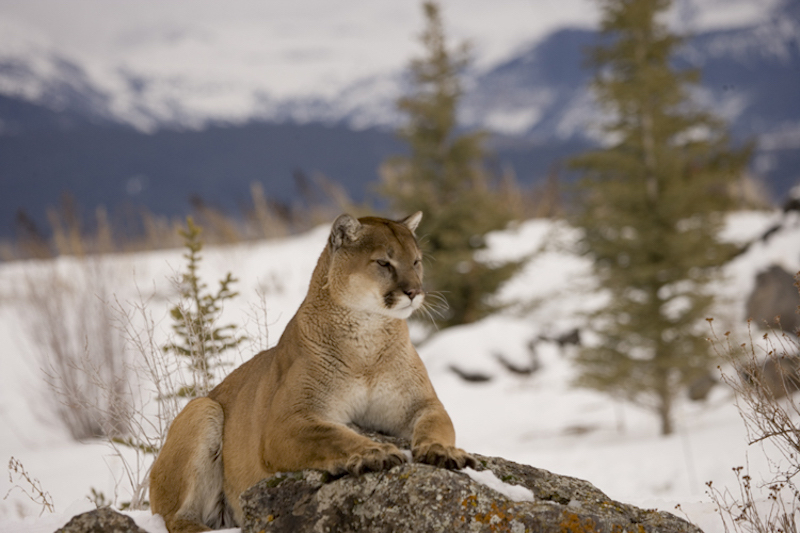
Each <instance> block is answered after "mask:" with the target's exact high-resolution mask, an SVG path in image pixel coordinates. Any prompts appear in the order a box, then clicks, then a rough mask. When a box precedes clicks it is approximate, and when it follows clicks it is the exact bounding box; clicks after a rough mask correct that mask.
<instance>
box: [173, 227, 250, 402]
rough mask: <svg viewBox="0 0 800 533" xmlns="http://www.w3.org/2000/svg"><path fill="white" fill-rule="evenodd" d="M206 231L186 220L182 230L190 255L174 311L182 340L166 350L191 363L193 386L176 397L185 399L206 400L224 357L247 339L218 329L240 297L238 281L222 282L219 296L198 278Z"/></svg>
mask: <svg viewBox="0 0 800 533" xmlns="http://www.w3.org/2000/svg"><path fill="white" fill-rule="evenodd" d="M201 232H202V229H201V228H200V226H198V225H196V224H195V223H194V221H193V220H192V218H191V217H187V218H186V228H185V229H181V230H180V232H179V233H180V235H181V237H183V241H184V246H185V248H186V249H187V252H186V253H185V254H184V258H186V261H187V264H186V270H185V271H184V272H182V273H181V274H180V277H179V278H178V283H177V284H178V291H179V294H180V302H179V303H178V304H177V305H175V306H174V307H172V309H170V316H171V317H172V320H173V325H172V329H173V331H174V332H175V335H176V336H177V338H178V340H177V341H176V342H171V343H169V344H167V345H165V346H164V348H163V349H164V351H165V352H166V353H172V354H174V355H176V356H179V357H180V358H186V359H188V365H189V369H190V370H191V372H192V383H191V384H188V385H184V386H182V387H181V388H180V389H179V390H178V391H176V392H175V394H176V395H177V396H179V397H183V398H195V397H198V396H204V395H205V394H207V393H208V391H209V390H211V388H212V387H213V386H214V370H215V369H217V368H220V367H223V366H226V363H225V362H223V361H222V358H221V356H222V354H223V353H224V352H226V351H227V350H230V349H232V348H235V347H236V346H238V345H239V344H240V343H241V342H242V341H244V340H245V339H246V337H245V336H243V335H237V334H236V329H237V327H236V325H234V324H227V325H224V326H218V325H217V323H218V321H219V319H220V316H221V314H222V309H223V304H224V303H225V301H227V300H231V299H233V298H234V297H236V296H237V295H238V294H239V293H237V292H235V291H233V290H232V289H231V285H232V284H234V283H236V281H238V280H237V279H236V278H235V277H233V275H232V274H231V273H230V272H228V273H227V274H226V275H225V278H224V279H222V280H221V281H220V282H219V289H218V290H217V292H216V293H209V292H207V291H206V289H207V285H206V284H205V283H203V282H202V280H201V279H200V277H199V275H198V269H199V265H200V261H201V259H202V257H201V255H200V252H201V250H202V249H203V242H202V240H201V238H200V233H201Z"/></svg>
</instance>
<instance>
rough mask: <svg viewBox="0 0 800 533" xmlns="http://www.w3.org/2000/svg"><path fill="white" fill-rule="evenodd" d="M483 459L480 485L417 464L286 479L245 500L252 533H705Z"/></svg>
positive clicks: (533, 471)
mask: <svg viewBox="0 0 800 533" xmlns="http://www.w3.org/2000/svg"><path fill="white" fill-rule="evenodd" d="M381 440H393V439H386V438H382V439H381ZM401 445H402V443H401ZM405 447H407V446H405ZM475 458H476V459H477V460H478V462H479V465H480V466H479V467H478V470H481V471H482V472H480V473H478V474H475V476H476V477H478V478H481V481H480V482H479V481H476V480H475V479H473V478H472V477H470V476H469V475H467V474H466V473H464V472H459V471H455V472H454V471H449V470H445V469H441V468H435V467H432V466H428V465H422V464H416V463H406V464H404V465H401V466H397V467H394V468H392V469H391V470H388V471H384V472H374V473H369V474H365V475H362V476H359V477H354V476H343V477H339V478H331V477H330V476H329V475H327V474H325V473H321V472H318V471H313V470H305V471H302V472H293V473H288V474H279V475H276V476H274V477H272V478H269V479H265V480H263V481H261V482H260V483H258V484H256V485H255V486H253V487H252V488H250V489H249V490H248V491H246V492H245V493H244V494H243V495H242V498H241V502H242V506H243V509H244V513H245V518H244V524H242V532H243V533H257V532H265V533H268V532H270V531H274V532H275V531H281V532H284V531H292V532H306V531H308V532H330V533H340V532H341V533H343V532H359V533H378V532H381V533H384V532H385V533H394V532H397V531H410V532H411V531H420V532H428V531H447V532H461V531H463V532H467V531H469V532H476V531H487V532H488V531H508V532H520V533H522V532H525V531H530V532H537V533H539V532H541V533H547V532H553V533H563V532H571V533H584V532H585V533H588V532H595V531H596V532H608V533H612V532H613V533H622V532H635V533H645V532H656V531H657V532H660V533H677V532H686V533H702V532H701V531H700V530H699V529H698V528H697V527H695V526H694V525H692V524H690V523H688V522H686V521H685V520H682V519H680V518H677V517H675V516H673V515H671V514H669V513H665V512H658V511H653V510H643V509H639V508H637V507H634V506H632V505H627V504H624V503H620V502H616V501H614V500H612V499H611V498H609V497H608V496H606V495H605V494H603V493H602V492H601V491H599V490H598V489H597V488H595V487H594V486H593V485H592V484H591V483H589V482H587V481H582V480H580V479H575V478H571V477H566V476H559V475H556V474H553V473H550V472H548V471H546V470H541V469H538V468H534V467H531V466H526V465H521V464H517V463H514V462H511V461H506V460H504V459H501V458H497V457H484V456H480V455H475ZM487 470H489V471H491V473H492V474H493V475H492V474H489V473H488V472H486V471H487ZM483 477H487V478H489V481H488V482H487V480H485V479H482V478H483ZM492 478H496V481H492ZM500 481H502V482H503V483H504V484H505V485H502V484H500ZM514 486H516V487H514ZM492 487H499V488H500V489H501V490H502V493H501V492H499V491H498V490H495V488H492ZM509 487H510V488H509ZM517 492H519V493H521V494H516V493H517ZM504 493H505V494H510V496H508V495H505V494H504Z"/></svg>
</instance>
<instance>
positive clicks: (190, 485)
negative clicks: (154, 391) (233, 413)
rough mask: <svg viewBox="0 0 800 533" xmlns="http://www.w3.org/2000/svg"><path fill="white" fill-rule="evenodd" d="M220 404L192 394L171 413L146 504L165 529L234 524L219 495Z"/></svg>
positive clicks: (180, 531) (187, 532) (174, 532)
mask: <svg viewBox="0 0 800 533" xmlns="http://www.w3.org/2000/svg"><path fill="white" fill-rule="evenodd" d="M223 422H224V416H223V413H222V407H221V406H220V405H219V404H218V403H217V402H215V401H213V400H211V399H209V398H197V399H195V400H192V401H191V402H189V404H188V405H187V406H186V407H185V408H184V409H183V411H181V412H180V414H179V415H178V416H177V417H175V420H174V421H173V422H172V425H171V426H170V428H169V432H168V433H167V440H166V442H165V443H164V447H163V448H162V449H161V452H160V453H159V454H158V458H157V459H156V461H155V463H154V464H153V470H152V472H151V474H150V508H151V509H152V512H153V513H157V514H160V515H161V516H162V517H164V522H165V523H166V526H167V529H168V530H169V531H170V533H193V532H196V531H208V530H209V528H221V527H228V526H234V525H235V524H232V523H230V510H229V509H227V503H226V501H225V497H224V495H223V492H222V490H223V469H222V427H223Z"/></svg>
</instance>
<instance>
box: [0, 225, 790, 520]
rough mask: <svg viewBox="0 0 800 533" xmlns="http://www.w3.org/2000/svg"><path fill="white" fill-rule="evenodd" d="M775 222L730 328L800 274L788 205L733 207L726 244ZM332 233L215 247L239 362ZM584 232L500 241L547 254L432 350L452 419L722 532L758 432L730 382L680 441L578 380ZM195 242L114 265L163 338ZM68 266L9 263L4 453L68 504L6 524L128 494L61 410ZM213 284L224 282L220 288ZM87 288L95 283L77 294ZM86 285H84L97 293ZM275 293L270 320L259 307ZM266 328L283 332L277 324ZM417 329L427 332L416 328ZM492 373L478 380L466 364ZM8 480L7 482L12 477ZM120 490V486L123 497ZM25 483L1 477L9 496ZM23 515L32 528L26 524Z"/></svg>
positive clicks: (424, 348)
mask: <svg viewBox="0 0 800 533" xmlns="http://www.w3.org/2000/svg"><path fill="white" fill-rule="evenodd" d="M776 222H782V223H783V229H781V230H780V231H778V232H776V233H774V234H773V235H772V236H771V237H770V238H769V239H768V240H766V241H757V242H756V243H755V244H753V245H752V246H751V247H750V248H749V250H748V252H747V253H746V254H744V255H742V256H740V257H738V258H737V259H736V260H735V261H733V262H732V263H731V264H730V265H729V266H728V267H727V269H726V279H725V281H724V283H721V284H720V285H719V287H718V293H719V295H720V296H721V298H722V299H721V304H720V306H719V309H718V310H717V311H716V312H715V314H714V316H715V319H716V322H715V323H717V325H718V327H720V328H727V329H731V330H732V331H733V332H734V335H739V336H740V337H739V338H745V337H744V335H745V334H746V331H745V330H744V328H743V325H744V317H743V307H744V300H745V298H746V296H747V294H748V291H749V290H750V289H751V287H752V280H753V278H754V276H755V273H756V272H758V271H759V270H762V269H764V268H766V267H768V266H769V265H770V264H772V263H779V264H781V265H782V266H784V268H786V269H787V270H789V271H790V272H794V271H797V270H800V217H797V216H796V215H794V216H783V215H781V214H779V213H739V214H736V215H733V216H731V218H730V222H729V224H728V229H727V230H726V236H727V238H729V239H731V240H737V241H741V242H744V241H748V240H750V239H752V238H754V237H758V236H759V235H761V234H762V233H763V231H764V230H765V229H766V228H768V227H771V226H772V225H773V224H774V223H776ZM327 232H328V229H327V228H325V227H322V228H318V229H317V230H314V231H312V232H310V233H308V234H305V235H302V236H299V237H295V238H291V239H285V240H279V241H273V242H264V243H255V244H245V245H238V246H232V247H224V248H217V249H211V250H207V251H206V252H205V259H204V261H203V269H202V271H201V273H200V274H201V277H203V278H204V279H206V280H208V281H212V280H215V279H219V278H221V277H222V276H223V275H224V273H225V272H227V271H228V270H233V272H234V274H235V275H236V276H238V277H239V278H240V282H239V284H238V289H239V290H240V292H241V296H240V297H239V298H238V299H237V300H236V301H235V302H234V304H231V305H229V306H228V307H227V308H226V310H225V313H226V315H225V319H226V320H228V319H230V320H233V321H236V322H237V323H239V324H241V325H243V326H244V328H245V329H246V330H247V332H248V334H249V335H250V336H251V337H252V338H253V342H252V343H251V344H250V345H249V346H246V347H244V348H243V349H242V351H241V354H239V355H238V356H236V357H234V360H235V361H236V362H240V361H241V360H244V359H245V358H247V357H249V356H250V355H252V353H254V352H255V351H257V350H259V349H260V348H263V347H264V346H266V345H271V344H274V343H275V341H276V340H277V338H278V336H279V335H280V332H281V331H282V329H283V328H284V327H285V325H286V323H287V322H288V320H289V318H290V317H291V315H292V314H293V312H294V310H295V309H296V308H297V306H298V305H299V303H300V301H301V300H302V298H303V296H304V294H305V290H306V286H307V283H308V279H309V278H310V275H311V271H312V269H313V266H314V264H315V262H316V257H317V256H318V253H319V251H320V250H321V249H322V247H323V246H324V243H325V239H326V237H327ZM574 238H575V234H574V232H573V231H572V230H570V229H569V228H567V227H565V226H563V225H562V224H560V223H552V222H548V221H541V220H534V221H529V222H525V223H523V224H520V225H519V226H517V227H514V228H511V229H509V230H507V231H504V232H499V233H497V234H494V235H493V236H492V238H491V239H490V251H489V252H487V255H486V259H492V258H495V259H507V258H518V257H522V256H525V255H527V254H529V253H532V252H537V253H536V255H534V256H533V259H532V260H531V261H530V262H529V263H528V265H527V266H526V268H525V269H524V271H523V272H521V273H520V274H519V275H518V277H516V278H515V279H514V280H512V281H511V282H509V284H508V285H507V286H506V287H505V288H504V291H503V294H502V295H501V298H503V299H504V300H505V301H506V302H508V303H510V304H512V305H511V306H510V307H509V309H508V311H506V312H505V313H504V314H502V315H497V316H493V317H491V318H488V319H486V320H484V321H482V322H479V323H477V324H474V325H470V326H462V327H457V328H451V329H448V330H446V331H443V332H439V333H437V334H435V335H433V336H432V337H431V338H429V339H427V340H426V341H425V342H423V343H422V344H421V345H420V346H419V351H420V354H421V356H422V358H423V360H424V361H425V363H426V365H427V367H428V369H429V372H430V375H431V379H432V380H433V382H434V386H435V387H436V389H437V391H438V393H439V395H440V397H441V399H442V401H443V402H444V404H445V406H446V407H447V409H448V411H449V413H450V414H451V416H452V418H453V421H454V424H455V427H456V431H457V433H458V442H459V445H460V446H462V447H464V448H466V449H467V450H471V451H475V452H479V453H482V454H487V455H501V456H504V457H507V458H509V459H512V460H516V461H519V462H523V463H528V464H532V465H535V466H538V467H542V468H546V469H549V470H552V471H554V472H558V473H560V474H567V475H571V476H576V477H580V478H584V479H587V480H589V481H591V482H592V483H594V484H595V485H596V486H598V487H599V488H600V489H601V490H603V491H604V492H606V493H607V494H608V495H609V496H611V497H612V498H614V499H619V500H622V501H626V502H630V503H633V504H636V505H639V506H645V507H656V508H660V509H664V510H667V511H673V512H674V511H675V510H674V506H675V505H676V504H678V503H680V504H681V507H682V509H683V511H684V512H686V513H687V514H688V516H689V518H691V519H692V520H694V521H695V522H696V523H698V525H700V526H701V527H702V528H703V529H704V531H706V532H707V533H711V532H715V531H722V530H721V524H720V523H719V520H718V519H717V517H716V516H715V515H714V513H713V506H712V505H711V504H709V503H708V498H707V497H706V496H705V495H704V492H703V491H704V483H705V482H706V481H709V480H714V482H715V485H717V486H725V485H730V484H731V483H733V481H734V480H733V476H732V474H731V471H730V469H731V468H732V467H734V466H738V465H743V464H745V462H747V463H749V466H750V469H751V473H752V474H753V477H754V478H755V479H760V478H761V477H766V476H767V475H768V466H767V464H766V461H765V459H764V456H763V454H762V453H761V451H760V450H759V449H757V448H753V449H748V447H747V446H746V441H745V433H744V428H743V426H742V423H741V420H740V419H739V416H738V414H737V411H736V409H735V408H734V406H733V403H732V397H731V394H730V393H729V391H727V390H726V389H724V388H723V387H717V388H716V389H714V390H713V391H712V394H711V396H710V398H709V399H708V400H707V401H706V402H705V403H690V402H688V401H681V402H679V404H678V406H677V418H678V420H677V427H678V431H677V433H676V435H674V436H672V437H669V438H662V437H660V436H659V435H658V423H657V420H656V419H655V417H654V416H653V415H651V414H650V413H648V412H644V411H642V410H641V409H638V408H636V407H633V406H631V405H628V404H621V403H618V402H615V401H613V400H610V399H609V398H608V397H606V396H603V395H600V394H598V393H595V392H592V391H587V390H580V389H574V388H572V387H571V386H570V385H569V382H570V379H571V377H572V375H573V369H572V367H571V365H570V363H569V358H570V355H571V354H572V353H573V351H572V350H574V347H571V346H569V345H565V346H563V347H561V346H559V344H558V343H557V342H554V341H553V340H552V339H554V338H556V337H558V336H560V335H562V334H564V333H566V332H568V331H570V330H571V329H572V328H574V327H576V326H580V325H581V323H582V318H581V313H583V312H585V311H587V310H590V309H591V308H592V307H594V306H597V305H602V298H601V297H598V296H597V295H595V294H593V291H592V287H593V281H592V278H591V276H590V272H589V265H588V264H587V262H586V261H585V260H584V259H582V258H580V257H577V256H575V255H573V254H572V252H571V251H570V250H571V246H572V243H573V242H574ZM180 253H181V252H180V251H177V250H176V251H167V252H157V253H147V254H139V255H134V256H116V257H111V258H108V259H106V260H105V261H104V263H103V268H102V269H101V270H99V271H98V272H103V276H104V277H105V278H106V279H108V280H110V282H111V284H112V285H113V287H114V293H115V294H116V295H117V297H118V299H119V300H120V301H123V302H126V301H134V302H135V301H139V300H140V299H141V298H142V297H144V298H146V299H147V300H148V309H149V310H150V311H151V312H152V316H153V318H154V320H155V321H156V322H157V328H156V330H157V331H156V336H157V338H158V339H159V342H163V340H162V339H166V337H167V334H168V330H169V321H168V320H167V319H166V309H167V308H168V306H169V302H170V300H171V299H172V300H173V301H174V289H172V288H171V285H170V283H169V281H168V278H169V277H170V276H172V275H174V273H175V271H176V270H178V269H180V267H181V264H182V259H181V257H180ZM53 268H56V269H57V270H58V271H59V272H60V273H61V275H62V279H63V280H71V281H67V282H66V283H68V284H78V283H79V282H78V281H77V280H80V279H81V276H80V265H79V264H77V263H76V262H75V261H72V260H70V259H66V258H62V259H59V260H57V261H56V262H55V263H54V264H51V263H37V262H26V263H15V264H7V265H2V266H0V335H2V337H3V338H4V339H5V340H6V342H5V345H4V348H3V350H2V351H0V364H2V366H3V368H4V372H2V373H0V458H2V459H3V460H5V459H7V458H8V457H10V456H14V457H16V458H17V459H19V460H21V461H22V463H23V464H24V466H25V468H26V469H27V470H28V471H29V472H30V474H31V475H33V476H35V477H37V478H38V479H39V480H41V482H42V486H43V488H44V489H45V490H47V491H49V492H50V493H51V494H52V496H53V500H54V503H55V507H56V513H55V514H53V515H50V514H46V515H45V516H43V517H42V518H38V513H39V511H40V509H39V508H38V507H36V506H35V505H33V504H32V503H31V502H30V500H28V499H27V498H26V497H24V495H22V494H21V493H20V492H19V491H18V490H15V491H12V492H11V493H10V496H9V497H8V499H6V500H4V501H0V532H10V531H23V530H24V531H47V532H49V531H52V530H53V529H54V528H55V527H58V526H60V525H61V524H63V523H64V522H65V521H66V520H67V519H68V517H69V516H71V515H72V514H75V513H77V512H80V511H82V510H86V509H88V508H89V505H88V503H87V502H86V501H85V499H84V497H85V496H86V495H87V494H88V493H89V492H90V489H91V488H95V489H97V490H100V491H102V492H104V493H105V495H106V496H108V497H110V498H115V497H116V498H118V499H119V501H124V500H125V499H126V489H125V481H124V476H123V473H122V470H121V464H120V462H119V460H118V459H117V458H115V457H113V456H112V454H111V453H110V450H109V449H108V448H107V447H105V446H103V445H102V444H99V443H84V444H80V443H75V442H73V441H71V440H70V439H69V437H68V434H67V433H66V431H65V430H64V429H63V428H62V427H61V426H60V425H59V423H58V422H57V420H56V419H55V418H54V417H53V416H52V414H51V410H50V409H48V405H49V403H48V401H49V398H51V396H52V394H51V393H49V392H48V391H47V388H46V386H45V385H44V383H43V380H42V373H41V370H40V369H39V365H40V363H39V362H37V357H38V355H37V354H38V352H37V350H36V345H35V343H33V342H32V335H36V332H31V331H30V330H29V328H27V327H26V326H25V324H26V323H29V322H30V318H31V315H30V314H29V313H30V311H29V310H28V308H27V307H26V305H25V301H26V293H27V291H28V290H29V288H28V287H29V286H28V281H27V280H34V281H35V282H37V283H41V282H42V280H43V279H46V276H47V275H49V274H50V273H51V272H52V269H53ZM212 285H213V283H212ZM76 288H77V289H79V290H80V289H82V287H76ZM83 290H85V287H84V288H83ZM259 294H263V295H264V300H263V301H264V302H265V305H266V311H267V313H266V318H265V317H264V316H263V314H262V313H261V312H260V311H259V308H260V302H261V301H262V300H261V297H260V296H259ZM264 323H266V324H267V325H268V328H267V332H265V331H264V327H263V325H264ZM415 330H416V328H415ZM501 358H502V359H503V360H505V361H506V362H507V363H511V364H513V365H515V366H517V367H525V366H530V365H531V364H532V363H534V362H536V363H537V364H538V367H539V370H538V371H536V372H534V373H532V374H530V375H520V374H514V373H511V372H509V370H508V369H507V368H506V366H505V365H503V364H501V363H500V359H501ZM451 367H457V368H458V369H459V370H461V371H465V372H468V373H473V374H481V375H483V376H484V377H486V378H489V380H488V381H485V382H482V383H470V382H467V381H464V380H462V379H461V378H459V377H458V376H457V375H456V374H455V373H454V372H453V371H452V369H451ZM0 479H2V477H0ZM115 486H118V490H115ZM10 488H11V485H10V484H9V482H8V481H7V480H6V479H2V481H0V494H5V493H6V491H8V490H9V489H10ZM135 516H136V519H137V520H138V521H139V522H140V524H141V525H142V526H143V527H145V528H147V529H148V530H149V531H151V532H154V533H161V532H163V531H164V529H163V525H161V523H160V522H159V521H158V518H157V517H151V516H150V515H149V514H148V513H138V514H135ZM22 517H27V518H25V519H24V520H25V521H24V522H20V520H21V519H22Z"/></svg>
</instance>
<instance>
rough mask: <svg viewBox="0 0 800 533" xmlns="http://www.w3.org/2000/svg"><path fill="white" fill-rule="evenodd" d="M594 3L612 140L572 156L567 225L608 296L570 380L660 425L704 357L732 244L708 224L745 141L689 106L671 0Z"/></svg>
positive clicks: (596, 58) (687, 76)
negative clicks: (577, 181)
mask: <svg viewBox="0 0 800 533" xmlns="http://www.w3.org/2000/svg"><path fill="white" fill-rule="evenodd" d="M601 6H602V13H603V18H602V31H601V33H602V40H601V43H602V44H601V45H600V46H598V47H597V48H596V49H595V50H594V51H593V54H592V63H593V66H594V67H596V69H597V73H596V76H595V78H594V81H593V90H594V93H595V96H596V98H597V100H598V101H599V103H600V104H601V106H603V107H604V108H605V110H606V111H607V112H608V115H609V116H611V117H613V118H612V119H611V120H609V122H608V123H607V124H606V125H605V133H606V134H607V138H608V139H609V140H610V145H609V146H608V147H607V148H604V149H600V150H597V151H594V152H591V153H588V154H585V155H583V156H579V157H577V158H575V159H573V160H572V165H573V167H574V168H577V169H578V170H580V171H581V172H582V175H583V178H582V184H583V189H582V195H581V196H582V201H583V205H582V206H581V207H582V209H581V211H580V213H579V214H578V215H577V216H576V225H577V226H579V227H580V228H581V229H582V230H583V234H584V237H583V240H582V245H583V247H584V250H585V251H586V252H587V253H588V254H589V256H590V257H592V258H593V260H594V266H595V271H596V274H597V276H598V279H599V280H600V282H601V284H602V287H603V288H604V289H605V290H606V291H607V293H608V295H609V296H610V301H609V303H608V304H607V305H606V306H605V307H604V308H603V309H601V310H600V311H599V312H597V313H596V315H594V317H593V322H592V323H593V325H594V328H595V330H596V331H597V333H598V334H599V342H598V343H597V345H596V346H591V347H587V348H585V349H583V350H582V351H581V353H580V355H579V357H578V364H579V368H580V376H579V378H578V384H580V385H583V386H588V387H592V388H595V389H599V390H602V391H606V392H609V393H611V394H614V395H618V396H623V397H625V398H627V399H629V400H631V401H634V402H636V403H638V404H640V405H643V406H645V407H648V408H650V409H652V410H654V411H655V412H656V413H657V414H658V416H659V417H660V420H661V431H662V434H665V435H666V434H669V433H671V432H672V431H673V429H674V427H673V422H672V406H673V401H674V398H675V396H676V394H677V393H678V392H679V391H680V390H681V389H682V388H683V387H684V386H685V385H687V384H688V383H690V382H692V381H693V380H694V379H696V378H697V377H698V376H700V375H702V374H703V373H704V372H707V370H708V368H709V366H710V365H711V355H710V353H709V350H708V346H707V342H706V340H705V336H704V335H703V331H704V330H703V322H702V319H703V318H705V316H706V311H707V310H708V308H709V305H710V304H711V303H712V297H711V294H710V293H709V292H708V290H707V289H706V284H707V282H708V281H709V280H710V279H712V277H713V276H714V275H715V273H716V272H717V270H718V267H720V266H721V265H722V264H723V263H724V262H725V261H726V260H728V259H729V258H730V257H731V254H732V252H733V250H732V247H731V246H729V245H726V244H723V243H721V242H720V241H719V240H718V238H717V234H718V231H719V229H720V227H721V224H722V223H723V211H724V210H725V209H727V208H728V207H729V206H730V204H731V203H732V202H731V196H730V195H729V190H730V184H731V183H732V181H733V180H735V179H736V178H737V177H738V176H740V175H741V174H742V173H743V171H744V167H745V165H746V163H747V160H748V158H749V149H741V150H733V149H730V148H729V145H730V143H729V140H728V138H727V135H726V131H725V127H724V125H723V124H721V123H720V122H719V121H718V120H716V119H715V118H713V117H712V116H710V115H709V114H707V113H704V112H701V111H698V110H696V109H694V108H693V106H692V105H691V102H690V99H689V95H688V88H689V87H690V84H692V83H694V82H696V80H697V79H698V73H697V72H696V71H677V70H676V69H674V68H673V67H672V66H671V64H670V58H671V56H672V54H673V51H674V49H675V47H676V46H677V45H678V44H679V43H680V39H679V38H677V37H676V36H674V35H672V34H671V33H670V32H669V30H668V28H667V27H666V26H665V24H664V23H663V18H664V17H663V12H664V11H665V10H667V9H668V8H669V6H670V1H669V0H602V1H601Z"/></svg>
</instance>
